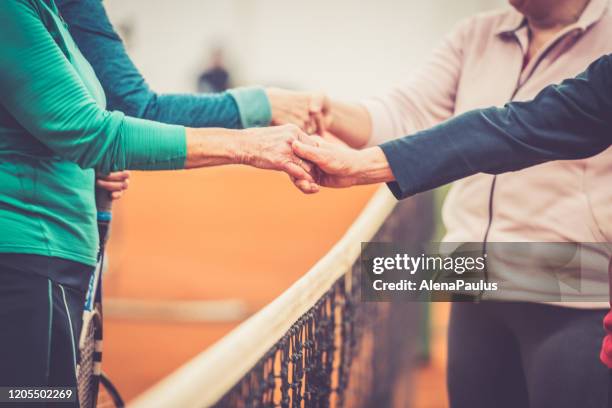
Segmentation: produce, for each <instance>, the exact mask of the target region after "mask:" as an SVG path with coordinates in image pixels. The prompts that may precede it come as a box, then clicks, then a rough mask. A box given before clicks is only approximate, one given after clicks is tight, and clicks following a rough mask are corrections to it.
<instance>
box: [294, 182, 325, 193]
mask: <svg viewBox="0 0 612 408" xmlns="http://www.w3.org/2000/svg"><path fill="white" fill-rule="evenodd" d="M293 184H295V186H296V187H297V188H299V189H300V191H302V193H304V194H314V193H318V192H319V190H320V188H319V186H318V185H317V184H316V183H312V182H309V181H306V180H295V181H294V182H293Z"/></svg>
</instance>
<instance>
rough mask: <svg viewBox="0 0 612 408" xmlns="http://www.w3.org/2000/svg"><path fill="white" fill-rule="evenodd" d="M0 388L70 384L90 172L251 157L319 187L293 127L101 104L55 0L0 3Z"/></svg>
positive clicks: (92, 238)
mask: <svg viewBox="0 0 612 408" xmlns="http://www.w3.org/2000/svg"><path fill="white" fill-rule="evenodd" d="M0 49H1V50H2V52H1V53H0V385H1V386H54V385H55V386H74V385H75V383H76V378H75V361H76V350H75V343H76V342H77V336H78V333H79V325H80V320H81V319H80V316H81V313H82V309H83V303H84V296H85V289H86V286H87V282H88V279H89V276H90V274H91V272H92V270H93V267H94V265H95V262H96V257H95V255H96V251H97V246H98V241H97V231H96V223H95V212H96V209H95V204H94V169H95V170H96V171H98V172H100V173H102V174H106V173H109V172H112V171H120V170H124V169H141V170H174V169H183V168H186V169H188V168H196V167H206V166H215V165H222V164H232V163H239V164H248V165H251V166H255V167H259V168H264V169H275V170H281V171H285V172H286V173H288V174H289V175H290V176H291V177H293V178H294V179H297V181H296V185H298V187H300V188H301V189H302V190H303V191H305V192H312V191H315V190H316V188H317V187H316V186H315V185H312V178H311V176H310V175H309V174H308V172H307V170H309V167H308V165H306V164H304V163H303V162H302V161H301V160H300V159H298V158H297V157H296V156H294V155H293V153H292V151H291V142H292V141H294V140H296V139H298V138H301V137H305V135H304V134H303V133H301V131H299V130H298V128H297V127H294V126H281V127H277V128H261V129H253V130H240V131H237V130H224V129H192V128H187V129H186V128H184V127H183V126H178V125H167V124H162V123H157V122H152V121H147V120H143V119H136V118H132V117H129V116H126V115H124V114H123V113H121V112H117V111H115V112H111V111H108V110H106V109H105V95H104V92H103V91H102V88H101V86H100V83H99V82H98V80H97V78H96V76H95V74H94V72H93V70H92V68H91V66H90V65H89V64H88V62H87V61H86V60H85V58H84V57H83V56H82V55H81V53H80V51H79V49H78V48H77V46H76V45H75V43H74V42H73V40H72V38H71V36H70V34H69V33H68V31H67V29H66V26H65V23H64V21H62V19H61V18H60V16H59V15H58V13H57V8H56V6H55V3H54V2H53V0H3V1H2V2H0Z"/></svg>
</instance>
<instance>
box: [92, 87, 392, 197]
mask: <svg viewBox="0 0 612 408" xmlns="http://www.w3.org/2000/svg"><path fill="white" fill-rule="evenodd" d="M267 94H268V98H269V101H270V105H271V108H272V123H271V124H272V126H270V127H265V128H251V129H244V130H240V131H235V132H237V133H236V134H235V136H236V137H231V136H228V137H227V139H223V140H226V141H227V143H226V144H227V146H224V147H226V148H227V151H229V152H231V158H230V159H229V160H227V161H226V160H223V161H219V162H216V164H230V163H236V164H244V165H249V166H252V167H256V168H260V169H267V170H277V171H283V172H285V173H287V174H288V175H289V177H290V178H291V180H292V181H293V183H294V184H295V186H296V187H297V188H298V189H300V190H301V191H302V192H304V193H306V194H312V193H316V192H318V191H319V190H320V187H321V186H324V187H335V188H339V187H349V186H353V185H357V184H370V183H377V182H383V181H390V180H392V177H393V176H392V174H391V171H390V170H389V167H388V163H387V160H386V158H385V156H384V154H383V153H382V150H381V149H380V148H378V147H373V148H368V149H363V150H355V149H351V148H349V147H347V146H346V145H344V144H343V143H341V142H339V141H337V140H334V138H333V137H332V136H330V135H328V134H327V133H326V131H327V129H328V127H329V125H330V124H331V121H332V119H331V114H330V103H329V99H328V98H327V97H326V96H325V95H323V94H319V93H307V92H294V91H286V90H281V89H268V90H267ZM319 135H322V136H325V137H321V136H319ZM224 143H225V142H224ZM97 185H98V186H99V187H101V188H104V189H106V190H108V191H110V193H111V197H112V198H113V199H118V198H120V197H121V196H122V194H123V193H124V192H125V190H126V189H127V187H128V185H129V173H128V172H125V171H124V172H117V173H112V174H110V175H108V176H105V177H99V178H98V180H97Z"/></svg>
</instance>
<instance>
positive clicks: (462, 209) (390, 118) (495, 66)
mask: <svg viewBox="0 0 612 408" xmlns="http://www.w3.org/2000/svg"><path fill="white" fill-rule="evenodd" d="M527 31H528V30H527V27H526V25H525V19H524V17H523V16H522V15H521V14H520V13H518V12H517V11H515V10H514V9H505V10H502V11H496V12H490V13H484V14H479V15H476V16H474V17H471V18H469V19H467V20H465V21H463V22H462V23H460V24H459V25H458V27H456V29H455V30H454V31H452V33H451V34H450V35H449V36H448V37H447V38H446V39H445V41H444V42H443V43H442V45H441V46H440V47H439V48H438V49H437V50H436V51H435V52H434V53H433V55H432V56H431V58H429V60H428V61H427V62H426V63H425V64H424V66H423V68H422V69H421V70H420V71H419V72H418V73H417V75H415V76H413V77H411V78H410V79H409V80H408V81H406V82H405V83H403V84H400V85H399V86H397V87H396V88H395V89H393V90H391V91H390V92H389V93H387V94H386V95H383V96H381V97H377V98H371V99H368V100H366V101H364V102H363V103H364V105H365V106H366V108H367V109H368V111H369V113H370V115H371V118H372V124H373V133H372V137H371V140H370V145H375V144H379V143H382V142H383V141H386V140H389V139H391V138H396V137H400V136H405V135H409V134H411V133H414V132H415V131H417V130H420V129H424V128H428V127H431V126H432V125H434V124H436V123H439V122H441V121H444V120H445V119H448V118H449V117H451V116H453V115H456V114H459V113H462V112H465V111H468V110H472V109H476V108H483V107H489V106H493V105H495V106H500V105H503V104H504V103H506V102H508V101H510V100H529V99H532V98H533V97H534V96H535V95H536V94H537V93H538V92H539V91H540V90H542V89H543V88H544V87H546V86H547V85H549V84H553V83H558V82H560V81H562V80H563V79H565V78H568V77H573V76H575V75H576V74H578V73H580V72H582V71H583V70H584V69H585V68H586V67H587V65H588V64H589V63H591V62H592V61H594V60H595V59H597V58H598V57H600V56H601V55H603V54H609V53H612V41H610V39H611V38H612V10H611V8H610V7H609V1H608V0H591V2H590V3H589V4H588V5H587V7H586V8H585V10H584V11H583V13H582V15H581V16H580V18H579V20H578V21H577V22H576V23H575V24H572V25H571V26H569V27H567V28H565V29H564V30H563V31H562V32H560V33H559V34H558V35H557V36H556V37H555V38H554V39H553V40H552V41H550V43H549V44H547V45H546V46H544V47H543V49H542V50H541V51H540V52H539V54H538V55H536V56H535V57H534V58H532V60H531V61H530V62H529V63H528V64H527V66H525V67H523V63H524V56H525V54H526V51H527V44H528V32H527ZM492 182H493V176H490V175H486V174H477V175H475V176H472V177H469V178H467V179H464V180H462V181H458V182H456V183H455V184H454V185H453V186H452V188H451V191H450V192H449V194H448V197H447V199H446V202H445V204H444V208H443V219H444V224H445V226H446V229H447V235H446V237H445V241H449V242H472V241H476V242H481V241H483V240H484V237H485V233H486V231H487V227H488V226H489V223H490V229H489V233H488V241H491V242H525V241H531V242H583V243H584V242H612V188H607V187H606V188H604V187H603V186H612V149H609V150H607V151H605V152H603V153H601V154H600V155H598V156H595V157H593V158H590V159H587V160H580V161H557V162H550V163H546V164H542V165H539V166H535V167H532V168H528V169H525V170H522V171H517V172H512V173H506V174H502V175H499V176H497V180H496V183H495V187H494V188H493V186H492ZM490 203H492V212H491V213H490V211H489V205H490ZM598 256H601V257H602V260H603V258H605V257H606V256H609V254H598ZM606 265H607V263H606ZM595 280H596V281H594V282H590V283H591V284H592V287H596V288H601V290H602V291H605V294H607V293H608V289H607V288H608V284H607V282H608V276H607V273H606V271H604V270H602V273H601V276H598V277H596V279H595ZM597 290H599V289H597ZM565 305H566V306H575V307H605V306H606V303H593V304H580V303H568V304H565Z"/></svg>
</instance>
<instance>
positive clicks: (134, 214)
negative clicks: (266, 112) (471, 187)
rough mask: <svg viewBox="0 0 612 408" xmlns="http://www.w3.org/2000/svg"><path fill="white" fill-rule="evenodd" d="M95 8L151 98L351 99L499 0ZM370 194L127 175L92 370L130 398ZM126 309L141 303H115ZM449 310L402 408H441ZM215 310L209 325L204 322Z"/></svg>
mask: <svg viewBox="0 0 612 408" xmlns="http://www.w3.org/2000/svg"><path fill="white" fill-rule="evenodd" d="M105 5H106V8H107V10H108V12H109V15H110V17H111V20H112V22H113V23H114V24H115V26H116V28H117V29H118V30H119V31H120V34H121V35H122V37H123V38H124V40H125V41H126V44H127V47H128V52H129V53H130V55H131V57H132V58H133V60H134V62H135V63H136V65H137V66H138V68H139V69H140V70H141V71H142V72H143V74H144V76H145V78H146V79H147V80H148V82H149V83H150V85H151V86H152V87H153V88H154V89H155V90H157V91H158V92H195V91H198V90H200V91H219V90H223V89H225V88H226V87H228V86H240V85H249V84H260V85H270V86H282V87H287V88H293V89H312V90H323V91H325V92H328V93H329V94H331V95H333V96H336V97H340V98H347V99H348V98H360V97H366V96H369V95H372V94H376V93H380V92H384V91H385V90H386V89H387V88H388V87H390V86H392V85H393V84H394V83H397V82H399V81H402V79H404V78H406V77H407V76H409V75H410V74H411V72H412V71H414V70H415V69H416V68H418V66H419V63H420V61H421V60H422V59H423V58H425V57H426V56H427V55H428V53H429V52H430V51H431V50H432V48H433V47H434V46H436V44H437V43H438V42H439V41H440V40H441V39H442V37H443V36H444V34H445V33H447V32H448V31H449V30H450V29H451V28H452V27H453V26H454V25H455V24H456V23H457V22H458V21H460V20H461V19H462V18H464V17H467V16H469V15H471V14H474V13H477V12H479V11H484V10H488V9H492V8H497V7H503V6H505V2H504V1H502V0H463V1H460V2H458V1H451V0H428V1H420V2H419V1H408V0H406V1H402V0H377V1H362V2H356V1H354V0H333V1H329V0H326V1H325V0H310V1H307V2H305V1H301V2H298V1H293V0H224V1H211V0H175V1H167V0H105ZM375 188H376V187H362V188H355V189H351V190H347V191H324V192H322V193H320V194H317V195H316V196H308V197H307V196H303V195H301V194H300V193H298V192H297V190H294V189H293V187H292V186H291V185H290V183H288V180H287V179H286V177H285V176H284V175H281V174H272V173H267V172H261V171H256V170H251V169H242V168H235V167H226V168H215V169H207V170H201V171H190V172H182V173H174V174H170V173H156V174H155V175H151V174H149V175H145V174H142V173H133V175H132V184H131V186H130V190H129V191H128V193H127V194H126V196H125V197H124V198H123V199H122V200H121V202H120V203H118V204H117V205H116V211H115V221H114V225H113V231H112V234H111V241H110V249H109V259H110V269H109V274H108V277H107V281H106V287H105V289H106V297H107V300H108V302H107V303H108V304H109V305H110V307H108V308H107V315H106V318H107V324H106V326H105V330H106V332H105V362H104V365H105V370H106V371H107V372H109V374H110V376H111V377H112V378H114V380H115V382H116V383H117V384H118V386H119V387H120V389H121V390H122V391H123V393H124V394H125V396H126V397H127V399H131V398H133V397H134V396H136V395H138V394H139V393H140V392H142V391H144V390H145V389H147V388H148V387H150V386H151V385H153V384H154V383H155V382H157V381H158V380H160V379H161V378H163V377H164V376H166V375H167V374H169V373H170V372H172V371H173V370H174V369H176V368H177V367H178V366H179V365H180V364H182V363H184V362H185V361H187V360H188V359H189V358H191V357H193V356H194V355H196V354H197V353H198V352H200V351H202V350H203V349H204V348H206V347H207V346H209V345H210V344H212V343H213V342H215V341H216V340H218V339H220V338H221V337H222V336H223V335H224V334H226V333H227V332H228V331H229V330H231V329H232V328H233V327H235V326H236V324H238V323H239V322H240V321H241V320H242V319H244V318H245V317H247V316H248V315H249V314H251V313H253V312H254V311H257V310H258V309H259V308H260V307H261V306H263V305H265V304H266V303H268V302H269V301H270V300H272V299H274V298H275V297H276V296H278V295H279V294H280V293H282V291H283V290H285V289H286V288H287V287H289V286H290V285H291V284H292V283H293V282H294V281H295V280H296V279H297V278H298V277H300V276H301V275H303V274H304V273H305V272H306V271H307V270H308V269H309V268H310V267H311V266H312V265H313V264H314V263H315V262H316V261H317V260H318V259H319V258H320V257H321V256H323V255H324V254H325V253H326V252H327V251H328V250H329V249H330V248H331V246H332V245H333V244H334V243H335V242H336V241H337V240H338V239H339V238H340V237H341V236H342V234H343V233H344V231H346V229H347V228H348V226H349V225H350V224H351V222H352V221H353V220H354V218H355V217H356V216H357V214H359V212H360V210H361V209H362V208H363V206H364V205H365V203H366V202H367V200H368V199H369V197H370V196H371V195H372V193H373V192H374V191H375ZM441 194H443V192H440V193H438V197H437V198H438V200H437V201H439V197H440V195H441ZM436 217H437V214H436ZM434 222H435V221H434ZM134 301H137V302H141V303H139V304H142V305H144V306H143V307H142V309H138V308H135V307H126V306H125V305H126V302H127V304H128V305H131V306H133V305H134V303H133V302H134ZM177 301H180V302H187V303H182V305H183V306H185V305H187V309H188V310H190V315H189V316H187V318H185V317H184V316H183V317H181V318H180V319H179V320H181V319H182V320H184V321H183V322H180V321H177V319H176V318H173V317H172V316H170V317H168V316H166V317H167V318H164V317H163V316H162V315H160V314H159V313H155V312H154V311H155V308H156V307H158V308H162V309H163V308H165V309H166V310H168V308H167V306H168V305H171V304H178V303H176V302H177ZM203 301H204V302H209V301H223V302H225V303H223V304H222V306H223V305H225V306H226V307H224V308H223V309H222V310H223V311H225V312H227V316H223V315H221V313H217V314H215V311H214V310H213V311H212V316H210V315H211V311H210V310H209V309H208V308H207V306H206V304H204V303H201V302H203ZM130 302H132V303H130ZM168 302H170V303H168ZM228 305H229V306H228ZM183 309H185V308H183ZM183 309H181V310H183ZM134 310H141V312H140V313H138V312H134ZM170 310H172V307H170ZM177 310H178V309H177ZM151 311H153V312H151ZM128 312H129V313H128ZM225 312H224V313H225ZM167 313H168V312H167ZM177 313H178V312H177ZM446 314H447V308H446V307H445V305H443V304H437V305H434V306H433V311H432V316H433V319H432V321H431V328H432V331H431V333H432V336H431V339H430V340H431V341H430V344H431V350H432V353H431V357H432V359H431V362H430V364H429V365H426V366H424V367H423V368H421V369H420V370H419V372H418V373H417V376H416V378H415V380H414V381H415V384H414V385H413V387H412V388H413V389H414V390H415V392H414V395H413V396H412V398H413V399H414V400H413V406H415V407H436V408H437V407H444V406H446V397H445V378H444V364H445V363H444V359H445V356H444V347H445V338H444V335H445V329H446V328H445V324H446ZM160 316H161V317H160ZM215 316H216V317H217V318H220V319H221V321H211V319H210V318H211V317H212V318H215ZM175 317H176V316H175ZM428 341H429V340H428Z"/></svg>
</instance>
